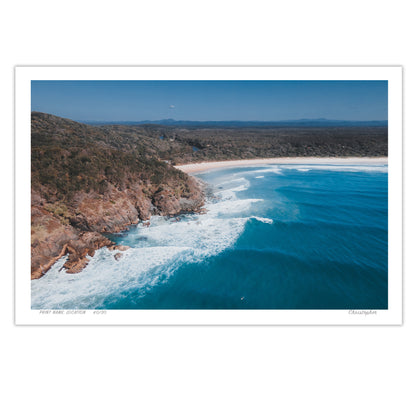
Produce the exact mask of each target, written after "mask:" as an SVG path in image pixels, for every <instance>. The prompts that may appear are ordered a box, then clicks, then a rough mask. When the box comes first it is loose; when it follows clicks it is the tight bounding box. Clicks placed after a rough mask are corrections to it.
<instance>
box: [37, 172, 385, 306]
mask: <svg viewBox="0 0 416 416" xmlns="http://www.w3.org/2000/svg"><path fill="white" fill-rule="evenodd" d="M197 176H198V177H199V178H201V179H202V180H204V181H205V182H206V183H207V184H208V185H209V189H210V193H209V196H208V199H207V204H206V209H207V213H206V214H204V215H184V216H180V217H178V218H163V217H153V218H152V219H151V226H150V227H148V228H147V227H144V226H143V225H142V224H138V225H137V226H133V227H131V228H130V230H128V231H126V232H123V233H120V234H116V235H112V236H111V238H112V239H113V240H114V241H115V242H116V243H118V244H123V245H128V246H130V247H131V249H129V250H127V251H125V252H123V254H122V257H121V258H120V259H119V260H118V261H117V260H116V259H115V258H114V252H110V251H109V250H107V249H101V250H98V251H97V253H96V254H95V256H94V257H93V258H92V259H91V261H90V263H89V265H88V266H87V267H86V268H85V269H84V270H83V271H82V272H81V273H79V274H77V275H70V274H66V273H65V272H64V271H63V270H60V269H61V266H62V264H63V262H64V259H61V260H60V261H58V262H57V263H56V264H55V265H54V266H53V267H52V269H51V270H50V271H49V272H48V273H47V274H46V275H45V276H44V277H42V278H41V279H39V280H36V281H32V283H31V284H32V308H34V309H386V308H387V307H388V302H387V299H388V292H387V286H388V284H387V283H388V261H387V260H388V245H387V236H388V233H387V222H388V221H387V219H388V218H387V217H388V215H387V213H388V211H387V201H388V198H387V165H384V164H380V165H377V166H375V165H371V166H354V165H344V166H340V165H325V166H323V165H259V166H252V167H238V168H227V169H221V170H213V171H207V172H205V173H201V174H198V175H197Z"/></svg>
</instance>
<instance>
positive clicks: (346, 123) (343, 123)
mask: <svg viewBox="0 0 416 416" xmlns="http://www.w3.org/2000/svg"><path fill="white" fill-rule="evenodd" d="M79 121H80V122H82V123H86V124H90V125H114V124H123V125H144V124H152V125H162V126H174V127H188V128H192V127H194V128H197V127H198V128H201V127H205V128H209V127H211V128H216V127H217V128H244V127H387V125H388V122H387V120H369V121H354V120H328V119H326V118H316V119H307V118H301V119H298V120H281V121H240V120H230V121H191V120H174V119H171V118H168V119H163V120H143V121H89V120H79Z"/></svg>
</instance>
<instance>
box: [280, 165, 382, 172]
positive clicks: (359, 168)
mask: <svg viewBox="0 0 416 416" xmlns="http://www.w3.org/2000/svg"><path fill="white" fill-rule="evenodd" d="M280 168H282V169H286V170H292V169H294V170H297V171H299V172H308V171H310V170H330V171H338V172H374V173H376V172H378V173H387V172H388V166H387V165H375V166H370V165H323V164H322V165H321V164H319V165H280Z"/></svg>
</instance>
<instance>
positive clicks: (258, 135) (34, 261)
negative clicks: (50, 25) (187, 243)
mask: <svg viewBox="0 0 416 416" xmlns="http://www.w3.org/2000/svg"><path fill="white" fill-rule="evenodd" d="M386 161H387V128H386V127H351V128H347V127H331V128H310V129H308V128H304V127H302V128H267V129H265V128H246V129H244V128H235V129H230V128H228V129H218V128H212V129H210V128H206V127H204V128H199V129H195V128H183V127H181V128H176V127H167V126H157V125H141V126H131V125H98V126H97V125H94V126H92V125H88V124H84V123H78V122H75V121H72V120H69V119H64V118H60V117H57V116H53V115H50V114H45V113H38V112H32V125H31V168H32V170H31V181H32V188H31V199H32V202H31V278H32V279H37V278H40V277H42V276H43V275H44V274H45V273H46V272H47V271H48V270H49V268H50V267H51V266H52V265H53V264H54V263H55V262H56V260H58V259H59V258H61V257H62V256H64V255H68V258H67V260H66V262H65V264H64V266H63V267H64V268H65V269H66V270H67V272H68V273H77V272H79V271H81V270H82V269H83V268H84V267H85V266H86V265H87V264H88V258H89V257H90V256H93V255H94V253H95V251H96V250H97V249H100V248H102V247H108V248H109V249H112V250H115V251H116V253H115V256H117V257H116V258H119V256H120V255H122V254H121V253H120V252H122V251H123V250H125V249H127V248H126V247H120V246H116V245H115V244H114V243H113V242H112V241H111V240H110V239H109V238H108V234H110V233H115V232H119V231H122V230H124V229H127V228H128V227H129V226H131V225H132V224H136V223H138V222H139V221H146V220H149V219H150V217H151V216H152V215H167V216H176V215H179V214H183V213H191V212H192V213H198V212H201V210H202V207H203V205H204V202H205V195H204V186H203V184H201V183H200V182H198V180H197V179H196V178H194V177H192V176H190V175H188V173H190V174H191V173H194V172H199V171H204V170H207V169H215V168H223V167H232V166H247V165H255V164H268V163H331V164H332V163H384V162H386Z"/></svg>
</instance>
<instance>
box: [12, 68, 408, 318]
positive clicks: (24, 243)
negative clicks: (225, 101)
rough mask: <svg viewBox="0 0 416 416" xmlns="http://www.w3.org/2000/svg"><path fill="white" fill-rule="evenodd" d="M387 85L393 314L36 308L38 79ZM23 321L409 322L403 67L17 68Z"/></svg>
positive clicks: (18, 295)
mask: <svg viewBox="0 0 416 416" xmlns="http://www.w3.org/2000/svg"><path fill="white" fill-rule="evenodd" d="M205 79H206V80H250V79H256V80H387V81H388V122H389V158H388V164H389V168H388V170H389V178H388V186H389V203H388V207H389V219H388V227H389V228H388V229H389V233H388V239H389V241H388V246H389V255H388V263H389V282H388V305H389V306H388V309H387V310H373V311H371V310H366V311H365V310H354V311H349V310H129V311H126V310H108V311H94V310H86V311H72V310H70V311H39V310H32V309H31V307H30V306H31V294H30V291H31V284H30V113H31V81H32V80H205ZM15 323H16V324H17V325H19V324H20V325H400V324H401V323H402V68H401V67H397V66H391V67H358V66H354V67H273V66H158V67H151V66H142V67H29V66H27V67H26V66H20V67H16V68H15Z"/></svg>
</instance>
